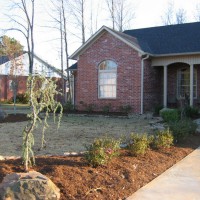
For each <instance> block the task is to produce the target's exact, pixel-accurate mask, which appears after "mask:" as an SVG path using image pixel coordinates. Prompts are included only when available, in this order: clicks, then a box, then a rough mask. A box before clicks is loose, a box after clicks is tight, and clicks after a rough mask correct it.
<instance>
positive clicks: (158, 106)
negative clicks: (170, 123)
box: [154, 105, 163, 115]
mask: <svg viewBox="0 0 200 200" xmlns="http://www.w3.org/2000/svg"><path fill="white" fill-rule="evenodd" d="M162 109H163V106H162V105H156V106H155V107H154V115H159V113H160V110H162Z"/></svg>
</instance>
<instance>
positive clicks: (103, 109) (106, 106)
mask: <svg viewBox="0 0 200 200" xmlns="http://www.w3.org/2000/svg"><path fill="white" fill-rule="evenodd" d="M110 110H111V104H110V103H109V104H108V105H105V106H103V107H102V111H103V112H105V113H109V112H110Z"/></svg>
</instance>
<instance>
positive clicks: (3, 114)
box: [0, 108, 8, 120]
mask: <svg viewBox="0 0 200 200" xmlns="http://www.w3.org/2000/svg"><path fill="white" fill-rule="evenodd" d="M7 116H8V115H7V113H6V112H5V111H4V110H2V109H1V108H0V120H3V119H5V118H6V117H7Z"/></svg>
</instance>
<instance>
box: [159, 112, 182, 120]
mask: <svg viewBox="0 0 200 200" xmlns="http://www.w3.org/2000/svg"><path fill="white" fill-rule="evenodd" d="M160 114H161V117H162V118H163V120H164V121H165V122H168V123H169V122H174V121H178V120H179V119H180V113H179V112H178V110H176V109H167V110H163V111H162V112H161V113H160Z"/></svg>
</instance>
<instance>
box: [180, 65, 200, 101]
mask: <svg viewBox="0 0 200 200" xmlns="http://www.w3.org/2000/svg"><path fill="white" fill-rule="evenodd" d="M193 79H194V81H193V97H194V98H196V97H197V70H196V69H194V78H193ZM186 96H188V97H189V96H190V69H189V68H182V69H180V70H178V81H177V97H178V98H185V97H186Z"/></svg>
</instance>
